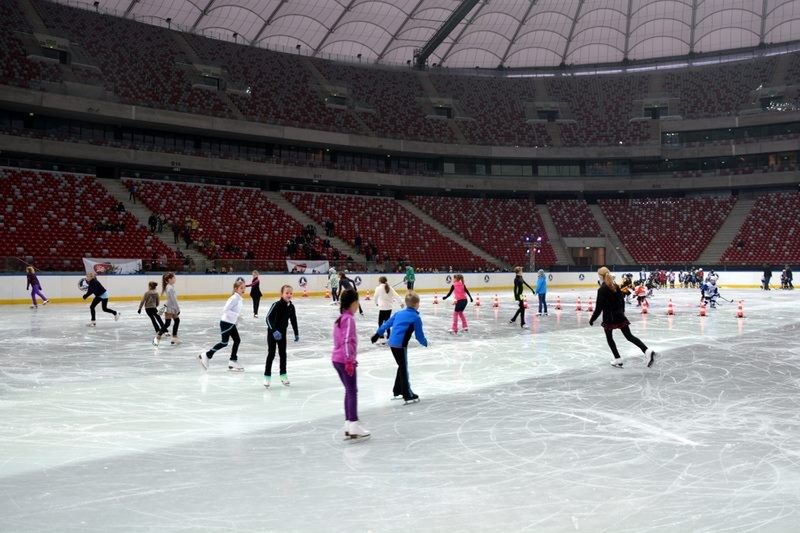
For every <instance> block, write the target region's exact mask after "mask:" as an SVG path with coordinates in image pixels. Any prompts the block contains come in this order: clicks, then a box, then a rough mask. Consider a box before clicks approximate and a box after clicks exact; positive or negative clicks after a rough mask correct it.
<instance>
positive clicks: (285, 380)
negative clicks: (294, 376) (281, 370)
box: [281, 374, 291, 387]
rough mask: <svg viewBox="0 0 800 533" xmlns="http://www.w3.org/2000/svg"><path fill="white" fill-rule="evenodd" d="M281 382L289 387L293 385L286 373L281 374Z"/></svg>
mask: <svg viewBox="0 0 800 533" xmlns="http://www.w3.org/2000/svg"><path fill="white" fill-rule="evenodd" d="M281 383H283V384H284V385H285V386H287V387H288V386H289V385H291V383H289V376H287V375H286V374H283V375H281Z"/></svg>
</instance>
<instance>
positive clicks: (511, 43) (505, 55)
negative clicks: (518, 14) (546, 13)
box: [500, 0, 536, 65]
mask: <svg viewBox="0 0 800 533" xmlns="http://www.w3.org/2000/svg"><path fill="white" fill-rule="evenodd" d="M535 5H536V0H530V5H529V6H528V9H526V10H525V14H524V15H522V18H521V19H520V21H519V26H517V31H515V32H514V36H513V37H512V38H511V40H510V41H509V42H508V46H507V47H506V51H505V53H503V58H502V59H501V60H500V64H501V65H505V62H506V59H508V54H509V52H511V47H512V46H514V41H516V40H517V36H519V32H521V31H522V27H523V26H524V25H525V22H526V21H527V20H528V16H529V15H530V14H531V10H532V9H533V6H535Z"/></svg>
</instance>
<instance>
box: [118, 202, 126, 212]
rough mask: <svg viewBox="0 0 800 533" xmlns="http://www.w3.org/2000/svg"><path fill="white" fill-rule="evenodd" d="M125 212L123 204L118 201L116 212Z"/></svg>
mask: <svg viewBox="0 0 800 533" xmlns="http://www.w3.org/2000/svg"><path fill="white" fill-rule="evenodd" d="M124 212H125V204H123V203H122V202H119V203H118V204H117V213H124Z"/></svg>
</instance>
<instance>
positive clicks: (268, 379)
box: [264, 376, 272, 389]
mask: <svg viewBox="0 0 800 533" xmlns="http://www.w3.org/2000/svg"><path fill="white" fill-rule="evenodd" d="M271 384H272V377H271V376H264V388H265V389H268V388H269V386H270V385H271Z"/></svg>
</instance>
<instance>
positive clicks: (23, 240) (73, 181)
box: [0, 168, 181, 270]
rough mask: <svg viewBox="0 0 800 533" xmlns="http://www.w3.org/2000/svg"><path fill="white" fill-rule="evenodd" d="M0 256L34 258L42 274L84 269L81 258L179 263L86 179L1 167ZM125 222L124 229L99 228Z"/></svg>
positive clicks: (170, 250) (90, 178) (170, 251)
mask: <svg viewBox="0 0 800 533" xmlns="http://www.w3.org/2000/svg"><path fill="white" fill-rule="evenodd" d="M0 198H2V203H3V205H2V208H3V211H2V213H0V255H2V256H13V257H20V258H26V257H30V258H32V260H33V262H34V263H35V265H36V267H37V268H40V269H42V270H82V269H83V262H82V258H83V257H100V258H136V259H139V258H141V259H143V260H145V261H149V260H150V259H151V258H156V259H157V260H158V261H159V262H162V261H163V262H164V263H165V264H163V265H162V267H167V266H170V267H176V266H179V265H180V264H181V262H180V261H179V260H177V258H176V254H175V252H174V251H173V250H172V249H170V248H169V246H167V245H166V244H164V242H162V241H161V240H159V238H158V237H156V236H154V235H151V234H150V232H149V231H148V230H147V228H145V227H144V226H142V225H141V224H139V223H138V221H137V220H136V218H135V217H134V216H133V215H131V214H130V213H119V212H118V211H117V210H116V205H117V202H116V201H115V200H114V199H113V198H112V196H111V195H110V194H109V193H108V191H106V190H105V188H103V186H102V185H101V184H100V183H98V182H97V180H95V178H93V177H91V176H86V175H78V174H68V173H58V172H42V171H36V170H18V169H10V168H0ZM120 223H121V224H123V225H124V230H123V231H117V230H114V231H107V230H103V229H98V224H120Z"/></svg>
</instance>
